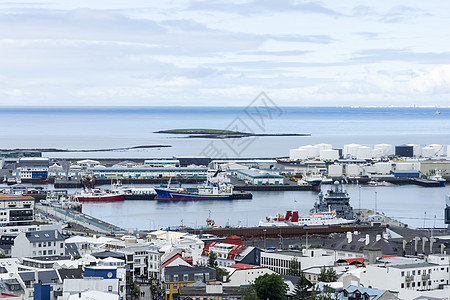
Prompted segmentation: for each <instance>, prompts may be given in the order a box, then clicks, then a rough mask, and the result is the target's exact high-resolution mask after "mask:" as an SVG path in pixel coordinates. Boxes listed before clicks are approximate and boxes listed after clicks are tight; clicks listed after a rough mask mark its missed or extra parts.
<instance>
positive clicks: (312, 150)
mask: <svg viewBox="0 0 450 300" xmlns="http://www.w3.org/2000/svg"><path fill="white" fill-rule="evenodd" d="M302 149H306V150H308V158H314V157H319V155H320V153H319V147H316V146H312V145H307V146H303V147H302Z"/></svg>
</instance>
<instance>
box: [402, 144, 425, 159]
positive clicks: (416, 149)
mask: <svg viewBox="0 0 450 300" xmlns="http://www.w3.org/2000/svg"><path fill="white" fill-rule="evenodd" d="M406 146H412V147H413V156H414V157H419V156H420V155H422V149H421V148H420V146H419V145H416V144H406Z"/></svg>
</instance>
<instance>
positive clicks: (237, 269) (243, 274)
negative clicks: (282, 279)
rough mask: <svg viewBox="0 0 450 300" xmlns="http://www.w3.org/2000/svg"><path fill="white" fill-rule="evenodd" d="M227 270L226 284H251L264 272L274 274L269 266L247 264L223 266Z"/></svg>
mask: <svg viewBox="0 0 450 300" xmlns="http://www.w3.org/2000/svg"><path fill="white" fill-rule="evenodd" d="M224 269H225V270H227V271H228V277H227V285H229V286H241V285H252V284H253V283H255V279H256V278H258V277H259V276H263V275H265V274H274V273H275V272H274V271H272V270H270V269H269V268H266V267H262V266H255V265H247V264H241V263H238V264H234V265H231V266H228V267H225V268H224Z"/></svg>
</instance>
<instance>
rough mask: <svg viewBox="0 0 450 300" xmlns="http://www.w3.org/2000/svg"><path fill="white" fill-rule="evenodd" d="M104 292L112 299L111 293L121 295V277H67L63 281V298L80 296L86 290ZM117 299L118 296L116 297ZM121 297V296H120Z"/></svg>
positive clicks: (65, 299) (64, 299) (66, 299)
mask: <svg viewBox="0 0 450 300" xmlns="http://www.w3.org/2000/svg"><path fill="white" fill-rule="evenodd" d="M88 291H89V292H93V291H96V292H103V293H106V294H105V295H107V297H106V298H102V299H110V297H109V295H117V296H119V279H117V278H113V279H104V278H101V277H85V278H83V279H66V280H64V283H63V296H62V299H63V300H68V299H72V298H69V297H71V296H73V295H76V297H74V298H76V299H78V296H79V295H80V293H81V294H83V293H85V292H88ZM116 299H117V298H116ZM119 299H120V298H119Z"/></svg>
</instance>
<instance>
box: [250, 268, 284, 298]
mask: <svg viewBox="0 0 450 300" xmlns="http://www.w3.org/2000/svg"><path fill="white" fill-rule="evenodd" d="M253 287H254V289H255V291H256V294H257V295H258V298H259V299H270V300H283V299H284V297H285V294H286V292H287V290H288V287H287V284H285V283H284V281H283V277H281V275H278V274H264V275H262V276H259V277H258V278H256V279H255V283H254V284H253Z"/></svg>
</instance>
